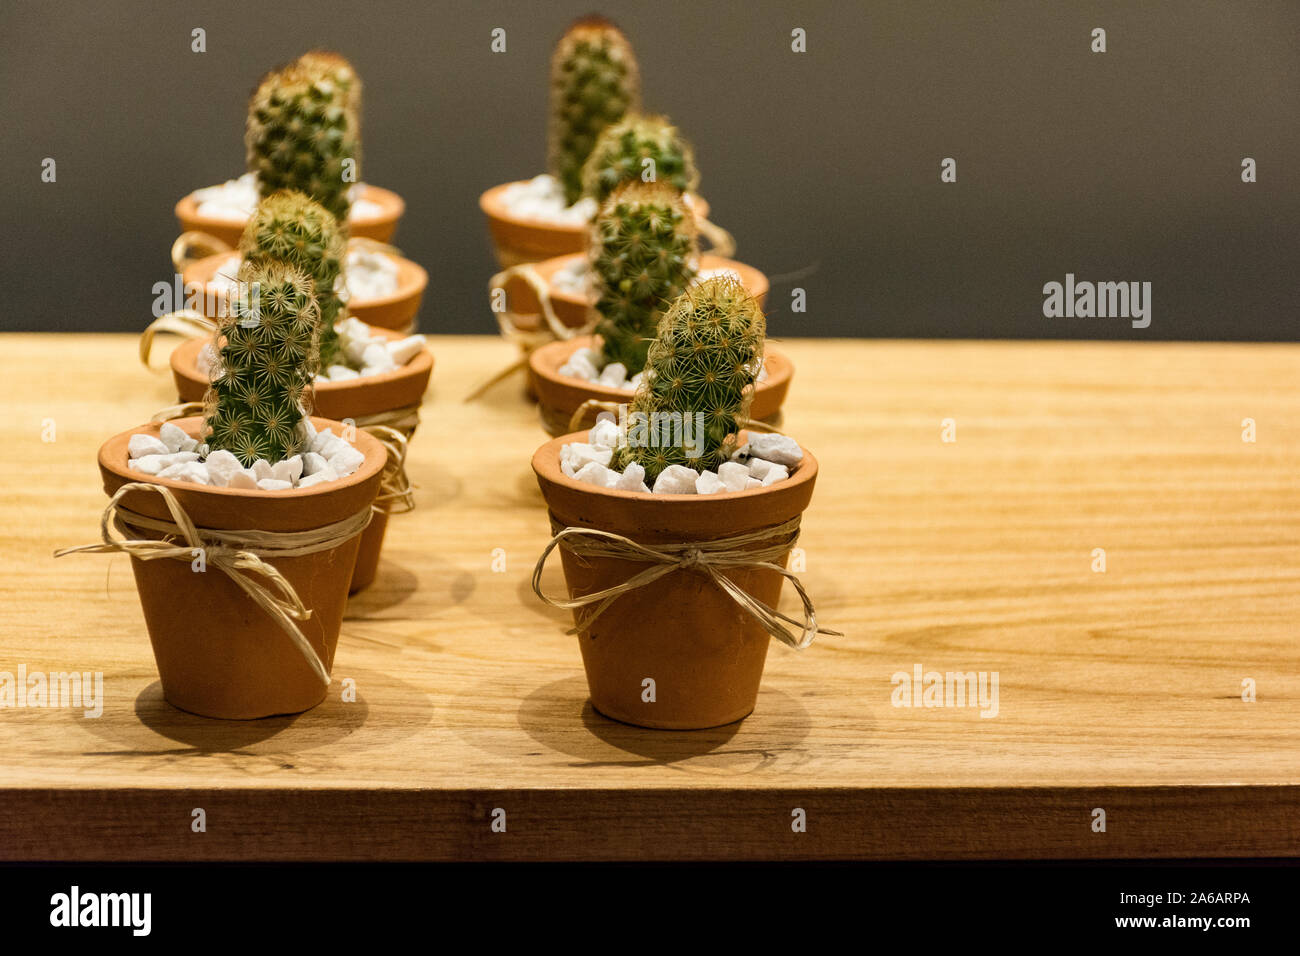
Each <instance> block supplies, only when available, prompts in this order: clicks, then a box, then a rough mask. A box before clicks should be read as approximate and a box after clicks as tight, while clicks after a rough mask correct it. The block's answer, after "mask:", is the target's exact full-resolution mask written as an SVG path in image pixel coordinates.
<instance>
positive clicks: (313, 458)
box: [302, 451, 333, 477]
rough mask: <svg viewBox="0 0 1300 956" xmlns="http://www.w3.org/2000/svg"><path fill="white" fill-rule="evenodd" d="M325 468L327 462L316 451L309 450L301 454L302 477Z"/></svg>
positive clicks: (327, 466)
mask: <svg viewBox="0 0 1300 956" xmlns="http://www.w3.org/2000/svg"><path fill="white" fill-rule="evenodd" d="M326 468H329V463H328V462H326V461H325V459H324V458H323V457H322V456H320V455H318V454H316V452H314V451H309V452H307V454H305V455H303V456H302V473H303V476H304V477H306V476H308V475H314V474H316V473H318V472H321V471H324V470H325V469H326ZM332 470H333V469H331V471H332Z"/></svg>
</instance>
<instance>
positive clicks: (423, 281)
mask: <svg viewBox="0 0 1300 956" xmlns="http://www.w3.org/2000/svg"><path fill="white" fill-rule="evenodd" d="M392 258H393V259H394V260H396V262H397V282H398V287H397V291H396V292H395V293H393V294H392V295H390V296H384V297H383V298H379V299H354V300H352V301H351V302H349V303H348V312H349V313H351V315H352V316H353V317H354V318H357V319H360V320H361V321H362V322H364V323H366V325H371V326H374V327H376V328H381V329H394V330H396V331H399V332H403V333H409V332H412V331H414V330H415V317H416V314H417V313H418V312H419V311H420V300H421V299H422V298H423V297H424V288H425V286H427V285H428V284H429V274H428V273H427V272H425V271H424V269H423V268H422V267H421V266H420V265H418V264H417V263H414V262H412V261H411V260H410V259H404V258H402V257H401V256H392ZM238 262H239V253H237V252H222V253H218V254H217V255H215V256H205V257H204V258H202V259H199V260H197V261H195V262H192V263H190V264H189V265H188V266H187V267H186V268H185V271H184V273H183V274H182V276H181V278H182V281H183V282H184V283H185V285H186V286H187V287H188V286H199V287H202V288H203V289H204V290H205V292H204V295H203V302H202V310H201V311H202V312H203V314H204V315H206V316H207V317H208V318H210V319H215V318H216V317H217V307H218V305H219V303H220V298H219V296H218V295H217V293H216V291H215V290H213V291H212V292H210V293H209V292H208V291H207V289H208V283H210V282H211V281H212V278H213V276H215V275H216V274H217V273H218V272H221V273H222V274H223V275H229V276H233V275H234V273H235V271H236V269H237V268H238Z"/></svg>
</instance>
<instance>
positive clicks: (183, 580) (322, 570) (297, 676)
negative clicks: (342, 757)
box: [99, 418, 387, 720]
mask: <svg viewBox="0 0 1300 956" xmlns="http://www.w3.org/2000/svg"><path fill="white" fill-rule="evenodd" d="M312 421H313V423H314V424H315V426H316V428H317V429H323V428H330V427H333V428H335V430H336V431H337V429H338V428H339V427H340V426H339V425H338V423H337V422H331V421H329V420H327V419H317V418H313V419H312ZM173 424H175V425H177V426H179V427H180V428H181V429H182V430H183V431H185V432H186V433H187V434H188V435H190V436H191V437H197V435H198V431H199V428H200V426H201V425H202V419H200V418H182V419H177V420H176V421H175V422H173ZM159 427H160V426H159V425H157V424H150V425H142V426H140V427H139V428H133V429H131V430H130V431H128V432H123V433H122V434H120V435H117V436H116V437H114V438H111V439H109V440H108V441H107V442H105V443H104V445H103V447H102V448H100V450H99V470H100V473H101V475H102V476H103V479H104V491H105V492H107V493H108V494H109V495H110V496H111V495H113V494H115V493H116V492H117V490H118V489H119V488H121V487H122V485H124V484H126V483H128V482H148V483H150V484H158V485H165V486H167V487H168V488H170V489H171V490H172V491H173V492H174V493H175V495H176V498H177V499H178V500H179V502H180V504H181V506H182V507H183V508H184V509H185V511H186V512H187V513H188V514H189V516H190V518H191V519H192V520H193V521H194V523H195V525H196V526H197V527H199V528H214V529H220V530H240V529H258V530H263V531H306V530H311V529H313V528H320V527H323V526H325V525H328V524H332V523H334V522H337V521H341V520H343V519H345V518H347V517H349V516H350V515H353V514H356V513H357V512H358V511H361V510H362V509H364V508H368V507H370V504H371V502H372V501H373V500H374V497H375V493H376V492H377V491H378V488H379V480H380V474H381V472H382V470H383V467H384V463H385V461H386V459H387V453H386V451H385V450H384V447H383V446H382V445H380V444H379V442H377V441H375V440H374V439H373V438H371V437H370V436H369V435H367V434H365V433H364V432H358V433H357V436H356V440H355V442H354V445H355V446H356V448H357V449H358V450H359V451H361V452H362V453H363V454H364V455H365V456H366V457H365V462H364V463H363V464H362V465H361V467H360V468H359V469H357V471H356V472H355V473H353V474H351V475H349V476H348V477H346V478H341V479H339V480H338V481H334V482H329V483H326V484H322V485H316V486H314V487H311V488H306V489H301V490H299V489H292V490H288V491H261V490H256V491H247V490H242V489H234V488H212V487H208V486H204V485H195V484H190V483H188V482H179V481H173V480H171V479H168V478H157V477H152V476H147V475H142V474H140V473H139V472H136V471H133V470H131V469H130V468H128V467H127V443H128V442H129V441H130V438H131V436H132V435H134V434H137V433H144V434H148V435H155V436H156V435H157V434H158V431H159ZM122 504H123V505H124V506H125V507H126V508H128V509H130V510H131V511H135V512H137V513H139V514H144V515H149V516H151V517H155V518H162V519H165V520H170V515H169V513H168V511H167V508H166V505H165V504H164V502H163V500H162V499H161V498H160V497H158V496H156V495H151V494H146V493H144V492H131V493H129V494H128V495H127V496H126V497H125V498H124V499H123V502H122ZM360 540H361V538H360V535H357V536H354V537H352V538H351V539H349V540H347V541H345V542H343V543H342V544H340V545H338V546H337V547H334V548H331V549H330V550H328V551H318V552H316V553H314V554H308V555H302V556H300V557H294V558H277V559H275V560H274V561H273V563H274V565H275V567H276V569H277V570H278V571H279V572H280V573H281V574H283V575H284V577H285V578H286V579H288V581H289V583H290V584H291V585H293V588H294V590H296V591H297V592H298V596H299V597H300V598H301V599H302V602H303V604H304V605H305V606H307V607H309V608H311V611H312V614H311V617H310V618H309V619H307V620H305V621H301V622H299V627H300V628H301V630H302V632H303V634H304V635H305V636H306V638H307V640H308V641H309V642H310V643H311V645H312V647H313V648H314V649H315V650H316V653H317V654H318V655H320V658H321V660H322V661H323V662H324V664H325V666H326V669H330V668H332V667H333V663H334V649H335V647H336V646H337V644H338V636H339V626H340V624H341V623H342V620H343V608H344V605H345V603H346V602H347V592H348V581H349V580H350V579H351V577H352V566H353V563H354V562H355V560H356V555H357V547H358V545H359V543H360ZM131 569H132V571H133V572H134V574H135V581H136V587H137V589H138V590H139V592H140V603H141V605H142V606H143V608H144V616H145V624H146V625H147V627H148V629H149V640H150V642H151V643H152V644H153V649H154V656H155V658H156V659H157V662H158V673H159V675H160V676H161V677H162V685H163V695H164V696H165V697H166V698H167V700H168V701H169V702H171V703H172V704H173V705H175V706H176V707H179V708H180V709H181V710H187V711H189V712H190V713H194V714H199V715H200V716H203V717H220V718H225V719H230V720H247V719H252V718H256V717H269V716H272V715H274V714H293V713H299V712H301V711H304V710H307V709H308V708H311V707H314V706H315V705H316V704H318V703H320V702H321V700H323V699H324V697H325V694H326V691H327V690H328V688H327V687H324V686H322V684H321V681H320V679H319V677H317V675H316V673H315V671H313V670H312V668H311V666H310V665H309V664H308V663H307V661H306V660H305V659H304V658H303V655H302V653H301V652H300V651H299V650H298V648H297V647H296V646H295V645H294V643H293V642H292V640H291V639H290V638H289V637H288V636H287V635H286V634H285V633H284V631H283V630H281V629H280V627H279V626H278V625H277V624H276V623H275V622H274V621H273V620H272V618H271V617H270V616H269V615H268V614H267V613H266V611H264V610H263V609H262V608H261V607H259V606H258V605H257V604H255V603H254V602H253V601H252V599H250V598H249V597H248V596H247V595H246V594H245V593H244V592H243V591H242V590H241V589H240V588H239V587H238V586H237V585H236V584H235V583H234V582H233V581H231V580H230V578H229V577H227V576H226V574H225V573H224V572H222V571H221V570H219V569H217V568H214V567H211V566H209V567H208V569H207V570H206V571H205V572H203V573H198V572H196V571H193V570H191V567H190V565H189V564H187V563H185V562H182V561H176V560H172V559H166V558H165V559H159V560H154V561H141V560H139V559H137V558H134V557H133V558H132V559H131Z"/></svg>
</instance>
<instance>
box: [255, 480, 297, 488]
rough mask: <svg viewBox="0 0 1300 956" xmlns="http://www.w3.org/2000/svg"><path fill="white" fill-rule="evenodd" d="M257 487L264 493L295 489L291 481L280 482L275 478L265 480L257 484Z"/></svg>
mask: <svg viewBox="0 0 1300 956" xmlns="http://www.w3.org/2000/svg"><path fill="white" fill-rule="evenodd" d="M257 487H259V488H261V489H262V490H263V491H286V490H288V489H289V488H292V487H293V482H291V481H279V480H277V479H275V478H263V479H261V480H260V481H258V483H257Z"/></svg>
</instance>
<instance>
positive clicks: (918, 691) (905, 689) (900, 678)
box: [889, 664, 999, 717]
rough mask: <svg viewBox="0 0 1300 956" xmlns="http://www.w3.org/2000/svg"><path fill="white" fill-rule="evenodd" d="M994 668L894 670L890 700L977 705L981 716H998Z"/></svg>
mask: <svg viewBox="0 0 1300 956" xmlns="http://www.w3.org/2000/svg"><path fill="white" fill-rule="evenodd" d="M998 678H999V675H998V672H997V671H927V670H925V668H923V667H922V666H921V665H920V664H915V665H913V666H912V673H910V674H909V673H908V672H907V671H895V672H894V675H893V676H892V677H890V679H889V682H890V683H891V684H893V685H894V691H893V693H892V694H891V695H890V698H889V702H890V703H891V704H892V705H893V706H895V707H978V708H979V711H980V717H996V716H997V715H998Z"/></svg>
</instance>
